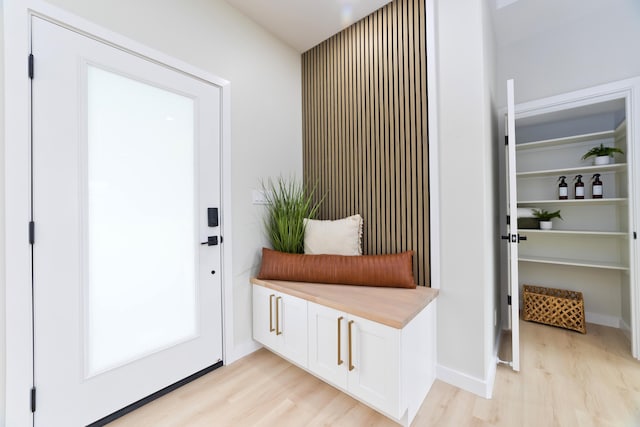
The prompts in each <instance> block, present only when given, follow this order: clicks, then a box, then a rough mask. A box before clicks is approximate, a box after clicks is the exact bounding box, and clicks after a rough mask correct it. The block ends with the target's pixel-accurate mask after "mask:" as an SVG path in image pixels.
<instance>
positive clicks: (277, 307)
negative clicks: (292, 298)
mask: <svg viewBox="0 0 640 427" xmlns="http://www.w3.org/2000/svg"><path fill="white" fill-rule="evenodd" d="M281 299H282V297H278V298H276V335H282V331H281V330H280V308H279V307H280V306H279V305H278V301H280V300H281Z"/></svg>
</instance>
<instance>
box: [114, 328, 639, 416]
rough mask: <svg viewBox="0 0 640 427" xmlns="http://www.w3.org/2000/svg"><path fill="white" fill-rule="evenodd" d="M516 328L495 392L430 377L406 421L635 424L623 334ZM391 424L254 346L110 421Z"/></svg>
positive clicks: (634, 375) (634, 373) (634, 385)
mask: <svg viewBox="0 0 640 427" xmlns="http://www.w3.org/2000/svg"><path fill="white" fill-rule="evenodd" d="M520 328H521V367H522V370H521V372H519V373H514V372H512V371H511V369H510V368H508V367H505V366H498V372H497V376H496V383H495V388H494V396H493V399H490V400H486V399H483V398H481V397H478V396H476V395H474V394H471V393H468V392H466V391H463V390H460V389H457V388H455V387H453V386H450V385H448V384H446V383H443V382H441V381H436V382H435V384H434V385H433V388H432V389H431V391H430V392H429V395H428V396H427V399H426V400H425V402H424V404H423V405H422V407H421V408H420V411H419V413H418V415H417V417H416V419H415V420H414V422H413V424H412V426H414V427H418V426H420V427H423V426H424V427H430V426H438V427H440V426H443V427H448V426H451V427H476V426H478V427H480V426H504V427H520V426H532V427H533V426H536V427H547V426H559V427H560V426H561V427H571V426H579V427H591V426H603V427H610V426H611V427H634V426H635V427H637V426H640V362H638V361H636V360H634V359H633V358H632V357H631V355H630V350H629V343H628V341H627V339H626V338H625V337H624V336H623V334H622V332H620V331H619V330H617V329H612V328H607V327H604V326H598V325H592V324H588V325H587V332H588V333H587V335H582V334H579V333H576V332H571V331H567V330H563V329H558V328H553V327H550V326H544V325H538V324H534V323H529V322H521V323H520ZM504 344H505V343H503V346H504ZM396 425H397V424H396V423H394V422H393V421H391V420H389V419H387V418H386V417H384V416H382V415H380V414H378V413H377V412H375V411H374V410H372V409H370V408H368V407H367V406H365V405H363V404H360V403H358V402H357V401H356V400H354V399H352V398H350V397H349V396H347V395H345V394H344V393H341V392H339V391H338V390H336V389H335V388H333V387H331V386H329V385H327V384H325V383H323V382H322V381H320V380H319V379H317V378H315V377H314V376H312V375H310V374H308V373H306V372H305V371H303V370H302V369H299V368H297V367H295V366H293V365H291V364H290V363H288V362H286V361H285V360H283V359H281V358H280V357H278V356H275V355H273V354H271V353H270V352H268V351H267V350H260V351H258V352H256V353H253V354H251V355H249V356H247V357H245V358H243V359H241V360H239V361H237V362H236V363H234V364H232V365H230V366H225V367H222V368H220V369H218V370H216V371H214V372H212V373H210V374H208V375H205V376H204V377H202V378H200V379H198V380H196V381H194V382H192V383H190V384H188V385H186V386H184V387H182V388H181V389H179V390H176V391H174V392H173V393H170V394H168V395H166V396H164V397H162V398H160V399H158V400H156V401H154V402H152V403H150V404H148V405H146V406H144V407H142V408H140V409H138V410H137V411H135V412H133V413H131V414H129V415H127V416H125V417H123V418H120V419H119V420H116V421H114V422H113V423H111V424H109V427H133V426H135V427H146V426H154V427H161V426H165V427H177V426H180V427H191V426H194V427H197V426H208V427H211V426H216V427H217V426H221V427H226V426H233V427H237V426H264V427H267V426H277V427H282V426H292V427H294V426H295V427H302V426H340V427H342V426H344V427H347V426H349V427H354V426H396Z"/></svg>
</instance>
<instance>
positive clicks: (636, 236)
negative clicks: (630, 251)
mask: <svg viewBox="0 0 640 427" xmlns="http://www.w3.org/2000/svg"><path fill="white" fill-rule="evenodd" d="M633 238H634V240H635V239H637V238H638V233H636V232H635V231H634V232H633Z"/></svg>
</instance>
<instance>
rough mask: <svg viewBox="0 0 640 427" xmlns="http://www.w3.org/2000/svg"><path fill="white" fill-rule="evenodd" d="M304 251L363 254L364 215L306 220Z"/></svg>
mask: <svg viewBox="0 0 640 427" xmlns="http://www.w3.org/2000/svg"><path fill="white" fill-rule="evenodd" d="M304 224H305V230H304V253H305V254H315V255H319V254H330V255H362V217H361V216H360V215H359V214H357V215H352V216H348V217H346V218H342V219H337V220H335V221H322V220H317V219H308V218H305V220H304Z"/></svg>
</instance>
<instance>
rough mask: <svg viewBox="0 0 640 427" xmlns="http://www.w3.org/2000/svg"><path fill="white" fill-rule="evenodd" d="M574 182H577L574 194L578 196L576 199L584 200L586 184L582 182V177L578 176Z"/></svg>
mask: <svg viewBox="0 0 640 427" xmlns="http://www.w3.org/2000/svg"><path fill="white" fill-rule="evenodd" d="M573 180H574V181H576V185H575V193H574V194H575V195H576V199H584V182H582V175H576V177H575V178H573Z"/></svg>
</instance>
